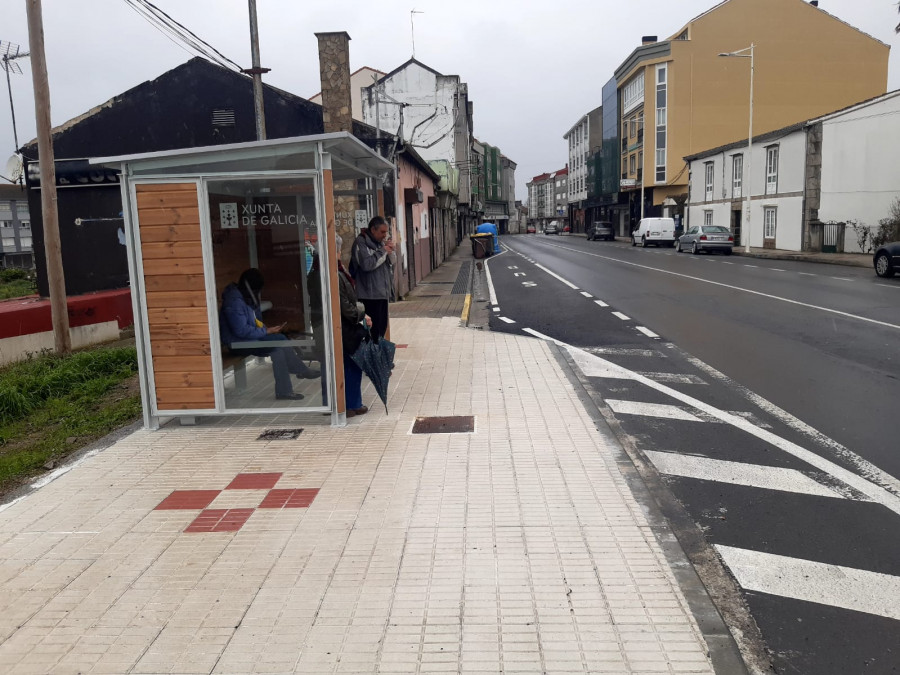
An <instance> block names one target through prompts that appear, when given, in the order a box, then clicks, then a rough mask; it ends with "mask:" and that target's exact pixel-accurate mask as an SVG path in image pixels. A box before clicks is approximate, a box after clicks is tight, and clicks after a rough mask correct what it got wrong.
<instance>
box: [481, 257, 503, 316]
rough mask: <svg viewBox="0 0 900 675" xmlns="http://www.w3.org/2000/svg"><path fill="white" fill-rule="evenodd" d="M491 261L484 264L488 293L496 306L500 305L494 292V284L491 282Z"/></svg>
mask: <svg viewBox="0 0 900 675" xmlns="http://www.w3.org/2000/svg"><path fill="white" fill-rule="evenodd" d="M489 262H490V260H488V261H487V262H485V264H484V277H485V279H487V284H488V293H489V294H490V300H491V304H492V305H494V306H496V305H499V304H500V303H499V302H497V294H496V293H495V292H494V282H493V281H492V280H491V266H490V265H489V264H488V263H489Z"/></svg>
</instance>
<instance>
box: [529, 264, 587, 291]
mask: <svg viewBox="0 0 900 675" xmlns="http://www.w3.org/2000/svg"><path fill="white" fill-rule="evenodd" d="M534 266H535V267H537V268H538V269H539V270H544V271H545V272H546V273H547V274H549V275H550V276H551V277H553V278H554V279H559V280H560V281H561V282H563V283H564V284H565V285H566V286H568V287H569V288H574V289H575V290H576V291H577V290H578V286H576V285H575V284H573V283H572V282H571V281H566V280H565V279H563V278H562V277H561V276H559V275H558V274H557V273H556V272H553V271H552V270H549V269H547V268H546V267H544V266H543V265H538V264H537V263H535V265H534Z"/></svg>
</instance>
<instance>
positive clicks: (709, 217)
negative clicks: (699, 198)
mask: <svg viewBox="0 0 900 675" xmlns="http://www.w3.org/2000/svg"><path fill="white" fill-rule="evenodd" d="M712 224H713V212H712V211H704V212H703V225H704V226H706V225H712Z"/></svg>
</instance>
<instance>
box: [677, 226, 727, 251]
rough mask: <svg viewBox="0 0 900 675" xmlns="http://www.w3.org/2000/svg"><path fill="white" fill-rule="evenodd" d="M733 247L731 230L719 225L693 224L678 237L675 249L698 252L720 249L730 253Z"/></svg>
mask: <svg viewBox="0 0 900 675" xmlns="http://www.w3.org/2000/svg"><path fill="white" fill-rule="evenodd" d="M733 248H734V236H733V235H732V234H731V230H729V229H728V228H727V227H722V226H721V225H695V226H694V227H692V228H690V229H689V230H688V231H687V232H685V233H684V234H683V235H681V236H680V237H679V238H678V241H677V242H676V244H675V250H676V251H678V252H679V253H681V252H682V251H690V252H691V253H700V252H701V251H706V252H707V253H712V252H713V251H721V252H722V253H724V254H725V255H731V251H732V249H733Z"/></svg>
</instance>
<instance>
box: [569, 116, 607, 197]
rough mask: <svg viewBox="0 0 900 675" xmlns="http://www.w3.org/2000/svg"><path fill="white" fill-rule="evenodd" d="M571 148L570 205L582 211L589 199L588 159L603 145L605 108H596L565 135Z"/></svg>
mask: <svg viewBox="0 0 900 675" xmlns="http://www.w3.org/2000/svg"><path fill="white" fill-rule="evenodd" d="M563 139H565V140H566V142H567V143H568V146H569V181H568V198H567V199H568V203H569V204H571V205H573V207H574V208H577V209H582V208H584V207H585V201H586V200H587V199H588V197H589V196H591V195H589V194H588V192H589V191H588V187H589V186H588V158H589V157H590V156H591V155H592V154H594V153H595V152H599V150H600V147H601V146H602V144H603V107H602V106H599V107H597V108H594V109H593V110H591V111H590V112H589V113H587V114H586V115H582V116H581V118H580V119H579V120H578V121H577V122H576V123H575V124H574V125H573V126H572V128H571V129H569V130H568V131H567V132H566V133H565V134H563Z"/></svg>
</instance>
